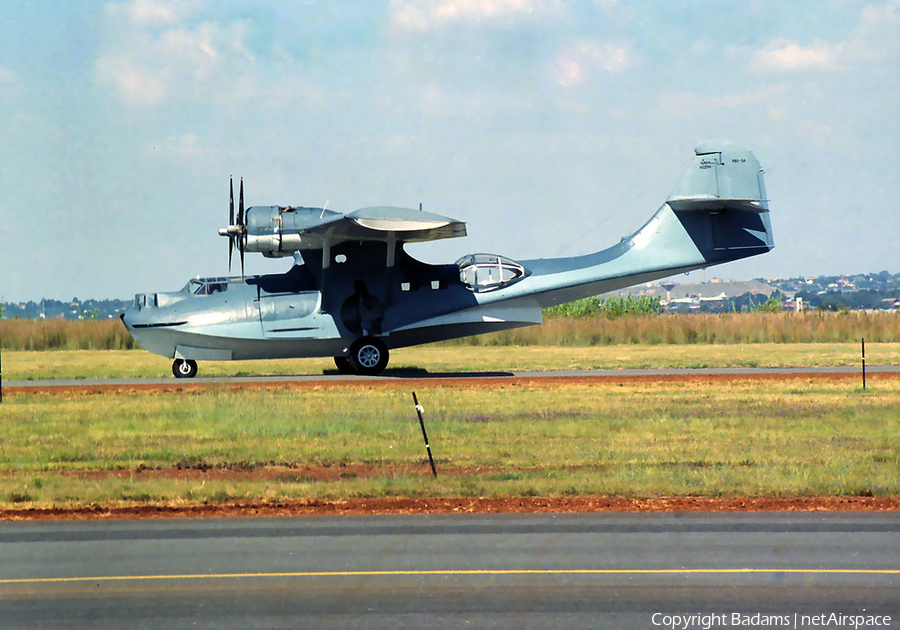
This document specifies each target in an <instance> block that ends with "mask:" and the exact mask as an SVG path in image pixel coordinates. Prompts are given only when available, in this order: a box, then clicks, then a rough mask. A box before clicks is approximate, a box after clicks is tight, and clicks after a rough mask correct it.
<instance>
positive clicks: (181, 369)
mask: <svg viewBox="0 0 900 630" xmlns="http://www.w3.org/2000/svg"><path fill="white" fill-rule="evenodd" d="M172 374H174V375H175V377H176V378H194V377H195V376H197V362H196V361H194V360H193V359H175V363H173V364H172Z"/></svg>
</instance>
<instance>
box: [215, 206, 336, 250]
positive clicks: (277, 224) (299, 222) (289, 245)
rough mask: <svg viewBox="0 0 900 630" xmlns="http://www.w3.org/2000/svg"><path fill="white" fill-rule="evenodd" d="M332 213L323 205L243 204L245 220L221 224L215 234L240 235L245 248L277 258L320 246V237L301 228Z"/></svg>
mask: <svg viewBox="0 0 900 630" xmlns="http://www.w3.org/2000/svg"><path fill="white" fill-rule="evenodd" d="M334 215H339V213H337V212H333V211H331V210H326V209H324V208H292V207H290V206H289V207H282V206H253V207H252V208H247V215H246V223H245V224H243V225H230V226H228V227H227V228H222V229H220V230H219V234H221V235H222V236H230V235H231V236H236V237H237V238H239V239H241V240H242V241H243V243H242V246H243V247H242V249H243V250H244V251H245V252H258V253H260V254H262V255H263V256H265V257H267V258H280V257H284V256H292V255H293V254H294V253H295V252H298V251H302V250H309V249H322V239H321V238H320V237H318V236H316V235H314V234H304V231H305V230H306V229H307V228H308V227H310V226H312V225H315V224H318V223H321V222H322V220H323V219H325V218H327V217H330V216H334Z"/></svg>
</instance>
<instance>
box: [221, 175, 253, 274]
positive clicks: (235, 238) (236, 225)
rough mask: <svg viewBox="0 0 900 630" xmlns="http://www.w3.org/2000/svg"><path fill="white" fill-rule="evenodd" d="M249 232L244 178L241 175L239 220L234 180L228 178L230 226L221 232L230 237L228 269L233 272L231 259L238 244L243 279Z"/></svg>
mask: <svg viewBox="0 0 900 630" xmlns="http://www.w3.org/2000/svg"><path fill="white" fill-rule="evenodd" d="M246 233H247V224H246V223H244V178H243V177H241V190H240V197H239V199H238V214H237V222H235V217H234V181H233V179H232V178H231V177H229V178H228V227H226V228H222V229H220V230H219V234H221V235H222V236H227V237H228V271H229V273H230V272H231V260H232V255H233V253H234V248H235V245H237V250H238V253H239V254H240V257H241V279H243V277H244V235H245V234H246Z"/></svg>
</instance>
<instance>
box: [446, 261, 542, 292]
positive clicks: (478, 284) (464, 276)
mask: <svg viewBox="0 0 900 630" xmlns="http://www.w3.org/2000/svg"><path fill="white" fill-rule="evenodd" d="M456 265H457V266H458V267H459V280H460V282H462V283H463V284H464V285H466V287H467V288H468V289H469V290H471V291H474V292H475V293H484V292H486V291H495V290H497V289H502V288H503V287H507V286H509V285H511V284H513V283H515V282H518V281H519V280H521V279H522V278H524V277H525V267H523V266H522V265H520V264H519V263H517V262H516V261H514V260H511V259H509V258H506V257H505V256H499V255H497V254H470V255H468V256H464V257H462V258H460V259H459V260H457V261H456Z"/></svg>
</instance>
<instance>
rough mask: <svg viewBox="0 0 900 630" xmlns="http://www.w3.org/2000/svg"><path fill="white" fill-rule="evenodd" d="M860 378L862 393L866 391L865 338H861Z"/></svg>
mask: <svg viewBox="0 0 900 630" xmlns="http://www.w3.org/2000/svg"><path fill="white" fill-rule="evenodd" d="M862 377H863V391H866V338H865V337H863V338H862Z"/></svg>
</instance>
